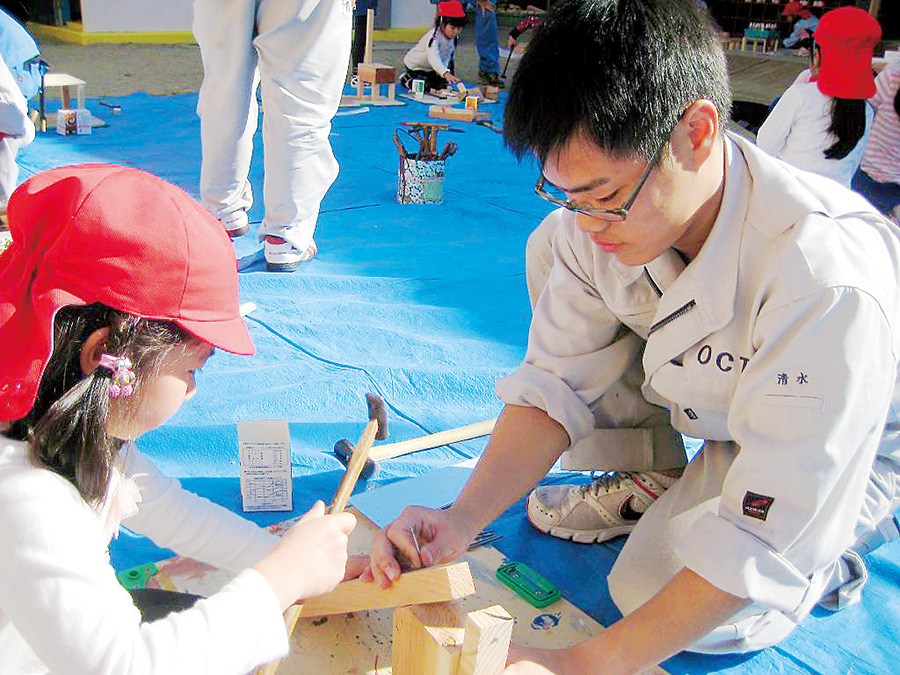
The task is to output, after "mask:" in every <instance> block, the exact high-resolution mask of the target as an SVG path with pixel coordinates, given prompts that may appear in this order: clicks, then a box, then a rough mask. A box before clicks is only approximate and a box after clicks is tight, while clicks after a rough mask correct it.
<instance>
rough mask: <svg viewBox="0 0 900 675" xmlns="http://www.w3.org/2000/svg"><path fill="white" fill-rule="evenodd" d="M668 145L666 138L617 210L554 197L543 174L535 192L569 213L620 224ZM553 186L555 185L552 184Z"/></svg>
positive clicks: (535, 187) (667, 138)
mask: <svg viewBox="0 0 900 675" xmlns="http://www.w3.org/2000/svg"><path fill="white" fill-rule="evenodd" d="M668 143H669V137H668V136H666V140H665V141H663V144H662V145H661V146H659V150H657V151H656V154H655V155H653V158H652V159H651V160H650V161H649V162H647V166H645V167H644V171H643V172H642V173H641V177H640V179H639V180H638V182H637V185H635V187H634V190H632V192H631V196H630V197H629V198H628V200H627V201H626V202H625V203H624V204H622V206H620V207H618V208H616V209H602V208H599V207H591V206H576V205H575V204H573V203H572V202H570V201H568V200H565V199H559V198H558V197H554V196H553V195H551V194H550V193H549V192H547V191H546V190H545V189H544V185H545V184H546V183H547V179H546V178H545V177H544V174H543V173H541V175H540V177H539V178H538V180H537V183H535V184H534V192H535V194H536V195H537V196H538V197H540V198H541V199H544V200H546V201H548V202H550V203H551V204H555V205H556V206H561V207H562V208H564V209H566V210H568V211H572V212H573V213H583V214H584V215H586V216H590V217H591V218H596V219H597V220H603V221H606V222H609V223H620V222H622V221H623V220H625V219H626V218H627V217H628V211H629V210H631V207H632V206H634V202H635V200H636V199H637V198H638V195H639V194H640V193H641V189H642V188H643V187H644V184H645V183H646V182H647V179H648V178H649V177H650V173H651V172H652V171H653V169H655V168H656V166H657V165H658V164H659V162H660V160H661V159H662V154H663V150H664V149H665V147H666V145H667V144H668ZM551 185H553V184H552V183H551ZM554 187H555V186H554ZM598 214H599V215H598Z"/></svg>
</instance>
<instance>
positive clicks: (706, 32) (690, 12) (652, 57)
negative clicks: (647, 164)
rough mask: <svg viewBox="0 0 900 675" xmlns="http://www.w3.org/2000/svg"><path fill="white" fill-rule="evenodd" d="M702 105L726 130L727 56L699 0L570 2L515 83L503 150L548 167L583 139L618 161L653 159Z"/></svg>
mask: <svg viewBox="0 0 900 675" xmlns="http://www.w3.org/2000/svg"><path fill="white" fill-rule="evenodd" d="M699 99H708V100H710V101H712V102H713V103H714V104H715V105H716V108H717V109H718V111H719V117H720V119H721V120H722V125H723V126H724V125H725V124H726V123H727V121H728V116H729V112H730V108H731V90H730V86H729V80H728V67H727V63H726V60H725V54H724V52H723V51H722V47H721V44H720V42H719V39H718V36H717V35H716V34H715V33H714V31H713V29H712V25H711V23H710V20H709V18H708V17H706V16H704V15H703V14H701V13H699V12H698V11H697V10H696V9H695V6H694V2H693V0H564V1H563V2H562V3H560V4H559V5H557V6H555V7H554V8H553V10H552V11H551V13H550V17H549V19H548V20H547V21H546V22H544V25H543V26H541V28H540V30H539V31H537V34H536V35H535V36H534V38H533V39H532V41H531V44H530V45H529V47H528V51H526V52H525V55H524V57H523V58H522V62H521V64H520V65H519V68H518V70H517V71H516V74H515V77H514V78H513V82H512V85H511V87H510V91H509V98H508V100H507V103H506V112H505V115H504V124H503V126H504V135H505V142H506V145H507V147H509V148H510V149H511V150H512V151H513V152H514V153H515V155H516V156H517V157H518V158H519V159H521V158H522V157H523V156H524V155H526V154H528V153H529V152H531V153H534V154H535V155H536V156H537V158H538V159H539V160H540V161H541V162H542V163H543V162H544V161H545V160H546V158H547V155H548V154H549V153H550V152H551V151H552V150H554V149H556V148H560V147H562V145H564V144H565V143H566V142H567V141H568V140H569V139H570V138H572V136H573V135H574V134H576V133H584V134H585V135H586V136H587V138H589V139H590V140H592V141H593V142H594V143H595V144H596V145H597V146H599V147H600V148H601V149H602V150H603V151H604V152H606V153H608V154H610V155H611V156H613V157H619V158H625V157H641V158H643V159H645V160H649V159H651V158H652V157H653V155H654V153H655V152H656V151H657V150H658V149H659V148H660V147H661V146H662V145H663V144H664V143H665V141H666V138H667V136H668V134H669V133H671V131H672V129H673V128H674V126H675V124H676V123H677V122H678V120H679V118H680V117H681V115H682V113H683V112H684V111H685V110H686V109H687V108H688V107H689V106H690V105H691V104H692V103H693V102H694V101H696V100H699Z"/></svg>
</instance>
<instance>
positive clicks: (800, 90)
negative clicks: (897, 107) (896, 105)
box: [756, 71, 874, 188]
mask: <svg viewBox="0 0 900 675" xmlns="http://www.w3.org/2000/svg"><path fill="white" fill-rule="evenodd" d="M804 72H805V71H804ZM833 100H834V99H833V98H832V97H830V96H826V95H825V94H823V93H822V92H820V91H819V87H818V85H817V84H816V83H815V82H797V83H795V84H792V85H791V86H790V87H788V89H787V91H785V92H784V95H783V96H782V97H781V99H780V100H779V101H778V103H777V104H776V105H775V108H774V109H773V110H772V112H771V113H770V114H769V116H768V117H767V118H766V121H765V122H763V124H762V126H761V127H760V128H759V131H758V132H757V134H756V144H757V145H758V146H759V147H760V148H762V149H763V150H765V151H766V152H768V153H769V154H770V155H772V156H773V157H777V158H778V159H782V160H784V161H785V162H787V163H788V164H791V165H793V166H796V167H797V168H798V169H803V170H804V171H812V172H813V173H817V174H819V175H821V176H827V177H828V178H831V179H833V180H836V181H837V182H839V183H840V184H841V185H843V186H844V187H848V188H849V187H850V181H851V179H852V178H853V174H855V173H856V169H857V168H859V163H860V161H861V160H862V156H863V151H864V150H865V147H866V142H867V141H868V138H869V132H870V131H871V129H872V117H873V116H874V112H873V111H872V109H871V108H870V107H869V106H865V110H866V129H865V132H864V133H863V135H862V138H860V139H859V141H858V142H857V143H856V146H855V147H854V148H853V150H851V151H850V152H849V153H848V154H847V156H846V157H842V158H841V159H826V158H825V150H827V149H828V148H830V147H831V146H832V145H834V142H835V140H837V139H836V138H835V137H834V135H832V134H831V132H829V131H828V127H830V126H831V108H832V102H833Z"/></svg>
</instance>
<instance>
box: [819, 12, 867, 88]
mask: <svg viewBox="0 0 900 675" xmlns="http://www.w3.org/2000/svg"><path fill="white" fill-rule="evenodd" d="M813 39H814V40H815V41H816V44H817V45H818V46H819V47H821V50H822V61H821V63H820V64H819V79H818V86H819V91H821V92H822V93H823V94H825V95H826V96H834V97H836V98H853V99H862V98H870V97H872V96H874V95H875V75H874V74H873V73H872V56H873V55H874V50H875V45H877V44H878V41H879V40H881V25H879V23H878V21H877V20H876V19H875V17H874V16H872V15H871V14H869V13H868V12H866V11H865V10H862V9H859V8H857V7H840V8H838V9H833V10H831V11H830V12H826V13H825V14H823V15H822V18H821V19H819V25H818V26H816V31H815V33H813Z"/></svg>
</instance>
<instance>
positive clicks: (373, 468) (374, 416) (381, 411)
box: [334, 394, 388, 480]
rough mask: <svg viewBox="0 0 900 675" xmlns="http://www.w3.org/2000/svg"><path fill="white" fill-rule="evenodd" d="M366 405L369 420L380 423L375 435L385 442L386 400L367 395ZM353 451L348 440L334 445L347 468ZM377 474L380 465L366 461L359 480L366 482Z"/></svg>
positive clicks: (336, 453) (335, 451) (386, 434)
mask: <svg viewBox="0 0 900 675" xmlns="http://www.w3.org/2000/svg"><path fill="white" fill-rule="evenodd" d="M366 405H367V406H368V408H369V419H370V420H376V421H377V422H378V431H377V432H376V433H375V438H376V439H377V440H379V441H383V440H384V439H385V438H387V437H388V424H387V408H386V407H385V405H384V400H383V399H382V398H381V397H380V396H376V395H375V394H366ZM353 450H354V446H353V442H352V441H350V440H349V439H346V438H342V439H341V440H339V441H338V442H337V443H335V444H334V454H335V456H336V457H337V458H338V459H339V460H341V464H343V465H344V466H347V464H348V463H349V462H350V457H351V456H352V455H353ZM377 473H378V464H377V463H376V462H373V461H372V460H371V459H366V465H365V466H364V467H363V470H362V471H361V472H360V474H359V480H365V479H366V478H369V477H370V476H374V475H375V474H377Z"/></svg>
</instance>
